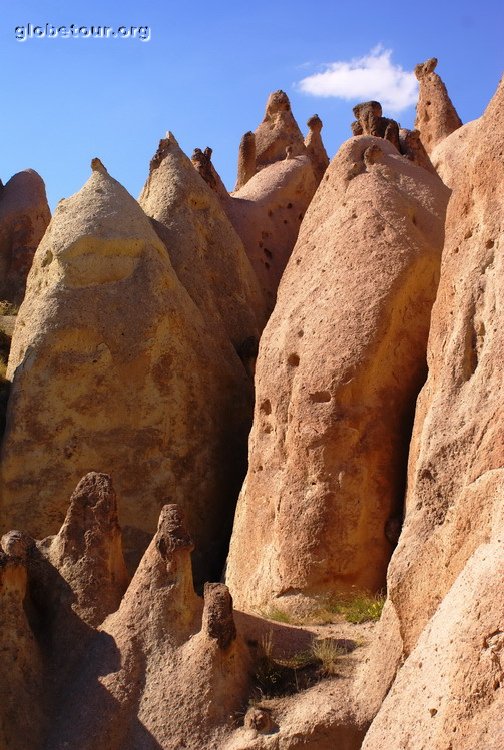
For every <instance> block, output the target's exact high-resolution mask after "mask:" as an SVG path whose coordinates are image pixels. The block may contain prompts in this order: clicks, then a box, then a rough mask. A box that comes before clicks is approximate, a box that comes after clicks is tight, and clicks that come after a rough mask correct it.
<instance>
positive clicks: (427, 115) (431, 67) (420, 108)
mask: <svg viewBox="0 0 504 750" xmlns="http://www.w3.org/2000/svg"><path fill="white" fill-rule="evenodd" d="M437 62H438V61H437V59H436V58H435V57H431V59H430V60H427V61H426V62H424V63H421V64H420V65H417V66H416V67H415V75H416V77H417V79H418V81H419V83H420V90H419V95H418V104H417V110H416V120H415V128H416V129H417V130H419V131H420V137H421V139H422V143H423V145H424V147H425V150H426V151H427V153H428V154H429V156H430V154H431V153H432V151H433V150H434V148H435V147H436V146H437V144H438V143H440V141H442V140H443V138H446V136H447V135H450V133H453V131H454V130H456V129H457V128H460V126H461V125H462V121H461V119H460V117H459V116H458V114H457V111H456V109H455V107H454V106H453V104H452V102H451V99H450V97H449V96H448V92H447V90H446V86H445V85H444V83H443V81H442V80H441V78H440V77H439V76H438V74H437V73H435V72H434V71H435V69H436V66H437Z"/></svg>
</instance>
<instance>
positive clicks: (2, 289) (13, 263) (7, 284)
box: [0, 169, 51, 304]
mask: <svg viewBox="0 0 504 750" xmlns="http://www.w3.org/2000/svg"><path fill="white" fill-rule="evenodd" d="M50 220H51V212H50V210H49V206H48V204H47V198H46V192H45V185H44V181H43V180H42V178H41V177H40V175H38V174H37V172H35V171H34V170H33V169H25V170H24V171H23V172H18V174H15V175H14V176H13V177H11V179H10V180H9V181H8V182H7V184H6V185H5V186H3V185H2V184H1V183H0V299H2V300H3V299H5V300H8V301H9V302H14V303H16V304H19V303H20V302H21V301H22V299H23V296H24V291H25V286H26V278H27V276H28V272H29V270H30V267H31V264H32V260H33V255H34V253H35V250H36V249H37V246H38V244H39V242H40V240H41V239H42V237H43V236H44V232H45V230H46V229H47V225H48V224H49V221H50Z"/></svg>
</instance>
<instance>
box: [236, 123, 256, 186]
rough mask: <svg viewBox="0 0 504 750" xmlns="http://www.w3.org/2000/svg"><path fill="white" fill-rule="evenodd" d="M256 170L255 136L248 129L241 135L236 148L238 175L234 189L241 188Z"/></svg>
mask: <svg viewBox="0 0 504 750" xmlns="http://www.w3.org/2000/svg"><path fill="white" fill-rule="evenodd" d="M256 171H257V156H256V136H255V133H252V131H251V130H249V131H248V132H247V133H245V135H244V136H243V137H242V139H241V141H240V147H239V149H238V176H237V178H236V184H235V188H234V189H235V191H237V190H239V189H240V188H242V187H243V186H244V185H245V183H247V182H248V181H249V180H250V178H251V177H253V176H254V175H255V173H256Z"/></svg>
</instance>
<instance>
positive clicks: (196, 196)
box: [139, 133, 265, 356]
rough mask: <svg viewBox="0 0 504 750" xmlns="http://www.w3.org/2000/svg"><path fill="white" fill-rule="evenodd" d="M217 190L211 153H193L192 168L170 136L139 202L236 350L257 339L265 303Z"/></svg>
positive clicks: (192, 291)
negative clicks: (216, 192)
mask: <svg viewBox="0 0 504 750" xmlns="http://www.w3.org/2000/svg"><path fill="white" fill-rule="evenodd" d="M195 162H196V164H197V166H198V169H196V170H195V169H194V163H195ZM198 172H199V173H200V174H199V175H198ZM201 177H203V178H204V179H201ZM205 183H207V184H205ZM216 185H217V177H214V174H213V168H212V163H211V149H205V151H204V152H202V151H200V150H199V149H197V150H196V151H195V154H194V155H193V164H191V161H190V160H189V159H188V158H187V156H186V155H185V154H184V153H183V152H182V150H181V149H180V147H179V145H178V143H177V141H176V140H175V138H174V137H173V135H172V134H170V133H168V136H167V137H166V138H164V139H163V140H162V141H161V142H160V144H159V148H158V151H157V152H156V155H155V157H154V158H153V160H152V162H151V168H150V172H149V177H148V179H147V182H146V184H145V187H144V189H143V190H142V194H141V195H140V198H139V202H140V205H141V206H142V208H143V209H144V211H145V213H146V214H147V216H149V217H151V219H152V220H153V226H154V229H155V230H156V232H157V234H158V235H159V237H160V238H161V239H162V240H163V242H164V244H165V246H166V249H167V251H168V254H169V256H170V260H171V262H172V265H173V268H174V270H175V272H176V274H177V276H178V278H179V280H180V281H181V283H182V284H183V285H184V287H185V288H186V289H187V291H188V293H189V295H190V296H191V298H192V299H193V301H194V302H195V304H196V305H197V306H198V307H199V309H200V310H201V313H202V315H203V317H204V319H205V321H206V322H207V324H208V325H213V326H214V327H216V328H217V329H219V330H218V332H217V334H216V335H219V333H220V334H221V335H225V336H227V338H228V339H229V340H230V341H231V342H232V344H233V346H234V347H235V349H237V348H238V347H239V346H240V345H241V344H242V343H243V341H245V339H247V338H248V337H249V336H256V337H258V336H259V334H260V332H261V331H262V328H263V327H264V323H265V303H264V299H263V297H262V293H261V290H260V288H259V282H258V280H257V277H256V276H255V274H254V271H253V270H252V267H251V265H250V262H249V260H248V258H247V255H246V253H245V250H244V248H243V244H242V242H241V240H240V238H239V237H238V235H237V234H236V232H235V230H234V229H233V227H232V226H231V224H230V222H229V219H228V218H227V216H226V214H225V213H224V211H223V209H222V206H221V203H220V201H219V199H218V197H217V196H216V195H215V192H214V190H212V189H211V187H212V186H213V187H214V189H215V186H216ZM223 354H224V356H229V355H228V353H227V352H226V351H224V353H223Z"/></svg>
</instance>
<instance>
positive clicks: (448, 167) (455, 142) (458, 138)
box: [431, 119, 480, 188]
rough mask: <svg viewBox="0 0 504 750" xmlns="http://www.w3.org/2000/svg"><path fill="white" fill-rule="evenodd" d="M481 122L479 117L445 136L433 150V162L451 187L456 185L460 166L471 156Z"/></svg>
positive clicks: (439, 173) (444, 180) (446, 183)
mask: <svg viewBox="0 0 504 750" xmlns="http://www.w3.org/2000/svg"><path fill="white" fill-rule="evenodd" d="M479 123H480V119H477V120H473V121H472V122H468V123H466V124H465V125H462V126H461V127H460V128H457V130H454V131H453V133H451V135H448V136H446V138H443V140H442V141H440V142H439V143H438V145H437V146H436V147H435V148H434V149H433V151H432V154H431V162H432V164H433V166H434V168H435V169H436V171H437V173H438V175H439V176H440V177H441V179H442V180H443V182H444V183H445V185H448V187H449V188H451V187H453V186H454V185H455V183H456V180H457V177H458V175H459V172H460V166H461V164H463V163H464V161H465V160H466V159H467V157H468V156H469V149H471V148H472V141H473V139H474V137H475V134H476V132H477V130H478V127H479Z"/></svg>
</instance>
